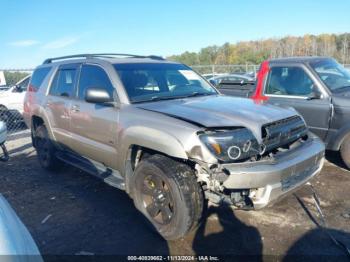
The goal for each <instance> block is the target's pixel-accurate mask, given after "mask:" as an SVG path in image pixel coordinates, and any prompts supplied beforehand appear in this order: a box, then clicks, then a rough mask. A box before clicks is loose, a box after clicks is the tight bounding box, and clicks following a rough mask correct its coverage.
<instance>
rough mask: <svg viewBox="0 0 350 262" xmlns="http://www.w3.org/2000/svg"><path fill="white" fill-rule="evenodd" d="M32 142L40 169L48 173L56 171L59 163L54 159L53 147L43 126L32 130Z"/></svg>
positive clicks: (54, 150)
mask: <svg viewBox="0 0 350 262" xmlns="http://www.w3.org/2000/svg"><path fill="white" fill-rule="evenodd" d="M33 142H34V144H35V149H36V152H37V156H38V159H39V163H40V165H41V167H43V168H44V169H47V170H50V171H55V170H57V169H58V168H59V167H60V165H61V162H60V161H59V160H58V159H57V158H56V157H55V152H56V149H55V146H54V145H53V143H52V141H51V139H50V137H49V134H48V132H47V129H46V127H45V126H44V125H40V126H38V127H37V128H36V129H35V130H34V139H33Z"/></svg>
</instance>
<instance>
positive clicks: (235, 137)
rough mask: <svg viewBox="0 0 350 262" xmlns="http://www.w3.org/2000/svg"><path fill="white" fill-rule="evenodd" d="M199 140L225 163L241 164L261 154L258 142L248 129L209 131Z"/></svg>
mask: <svg viewBox="0 0 350 262" xmlns="http://www.w3.org/2000/svg"><path fill="white" fill-rule="evenodd" d="M199 138H200V140H201V141H202V142H203V143H204V144H205V145H206V147H207V148H208V149H209V151H210V152H211V153H212V154H214V155H215V156H216V158H217V159H219V160H221V161H223V162H235V161H237V162H239V161H242V160H245V159H249V158H251V157H253V156H256V155H259V154H260V153H261V148H260V146H259V143H258V141H257V140H256V138H255V136H254V135H253V133H252V132H251V131H250V130H248V129H246V128H239V129H235V130H223V131H220V130H216V131H209V132H205V133H203V134H199Z"/></svg>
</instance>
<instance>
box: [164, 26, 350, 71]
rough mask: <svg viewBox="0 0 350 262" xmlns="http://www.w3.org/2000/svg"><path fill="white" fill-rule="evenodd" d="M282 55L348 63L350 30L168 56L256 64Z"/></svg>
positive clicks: (187, 60) (206, 62) (204, 62)
mask: <svg viewBox="0 0 350 262" xmlns="http://www.w3.org/2000/svg"><path fill="white" fill-rule="evenodd" d="M285 56H331V57H334V58H336V59H337V60H338V61H339V62H341V63H343V64H347V63H350V33H345V34H338V35H336V34H321V35H317V36H315V35H309V34H308V35H304V36H301V37H293V36H286V37H283V38H279V39H274V38H270V39H265V40H257V41H248V42H238V43H236V44H230V43H225V44H224V45H222V46H208V47H205V48H202V49H201V50H200V51H199V52H198V53H195V52H185V53H183V54H180V55H173V56H170V57H168V59H170V60H174V61H178V62H181V63H184V64H187V65H191V66H192V65H199V64H200V65H224V64H243V65H244V64H260V63H261V62H262V61H264V60H266V59H268V58H276V57H285Z"/></svg>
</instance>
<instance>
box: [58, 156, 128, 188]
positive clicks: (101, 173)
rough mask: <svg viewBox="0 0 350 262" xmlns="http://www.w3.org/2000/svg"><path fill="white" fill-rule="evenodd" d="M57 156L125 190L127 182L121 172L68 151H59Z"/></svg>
mask: <svg viewBox="0 0 350 262" xmlns="http://www.w3.org/2000/svg"><path fill="white" fill-rule="evenodd" d="M56 157H57V158H58V159H59V160H61V161H63V162H65V163H67V164H69V165H71V166H74V167H76V168H78V169H81V170H83V171H85V172H87V173H89V174H91V175H93V176H95V177H98V178H99V179H102V180H103V181H104V182H105V183H107V184H108V185H110V186H113V187H116V188H118V189H121V190H125V183H124V179H123V177H122V176H121V175H120V174H119V172H117V171H115V170H112V169H110V168H107V167H106V166H104V165H101V164H100V163H97V162H95V161H93V160H90V159H87V158H84V157H80V156H77V155H74V154H71V153H68V152H57V153H56Z"/></svg>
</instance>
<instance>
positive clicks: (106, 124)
mask: <svg viewBox="0 0 350 262" xmlns="http://www.w3.org/2000/svg"><path fill="white" fill-rule="evenodd" d="M90 87H95V88H101V89H105V90H107V91H108V92H109V94H110V95H111V96H112V97H115V92H116V90H115V88H114V86H113V85H112V83H111V81H110V78H109V76H108V74H107V72H106V71H105V70H104V69H103V68H102V67H100V66H99V65H95V64H83V65H82V67H81V72H80V79H79V86H78V90H77V94H76V96H77V99H75V100H74V102H73V103H72V104H71V107H70V114H71V130H72V143H71V147H72V149H73V150H74V152H75V153H77V154H79V155H81V156H83V157H87V158H90V159H92V160H94V161H97V162H100V163H103V164H105V165H106V166H108V167H111V168H116V159H117V150H116V144H117V128H118V116H119V109H117V108H115V107H113V106H111V105H102V104H93V103H87V102H86V101H85V93H86V90H87V89H88V88H90Z"/></svg>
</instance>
